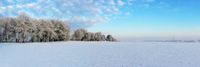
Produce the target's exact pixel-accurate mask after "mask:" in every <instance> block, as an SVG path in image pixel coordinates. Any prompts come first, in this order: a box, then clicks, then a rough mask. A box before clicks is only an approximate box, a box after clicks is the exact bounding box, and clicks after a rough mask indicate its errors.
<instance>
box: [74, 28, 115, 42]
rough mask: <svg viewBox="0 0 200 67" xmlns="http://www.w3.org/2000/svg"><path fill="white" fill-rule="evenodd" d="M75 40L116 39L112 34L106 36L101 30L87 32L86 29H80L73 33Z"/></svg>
mask: <svg viewBox="0 0 200 67" xmlns="http://www.w3.org/2000/svg"><path fill="white" fill-rule="evenodd" d="M71 40H74V41H116V39H114V38H113V37H112V36H111V35H108V36H107V37H105V35H103V34H102V33H101V32H96V33H92V32H87V31H86V30H85V29H78V30H76V31H75V32H74V34H73V35H72V39H71Z"/></svg>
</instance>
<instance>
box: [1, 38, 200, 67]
mask: <svg viewBox="0 0 200 67" xmlns="http://www.w3.org/2000/svg"><path fill="white" fill-rule="evenodd" d="M0 44H1V45H0V66H1V67H199V66H200V64H199V62H200V57H199V55H200V53H199V51H200V49H199V48H200V45H199V44H200V43H161V42H160V43H159V42H76V41H69V42H50V43H0Z"/></svg>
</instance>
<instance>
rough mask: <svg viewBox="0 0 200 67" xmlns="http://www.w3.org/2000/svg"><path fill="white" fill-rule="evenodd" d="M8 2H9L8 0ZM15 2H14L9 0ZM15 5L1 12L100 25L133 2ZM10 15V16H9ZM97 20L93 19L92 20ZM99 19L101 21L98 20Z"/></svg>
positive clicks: (20, 0)
mask: <svg viewBox="0 0 200 67" xmlns="http://www.w3.org/2000/svg"><path fill="white" fill-rule="evenodd" d="M7 1H8V0H7ZM9 1H10V2H11V1H12V2H14V0H9ZM15 1H16V3H15V4H9V5H7V6H0V11H1V10H8V8H9V9H10V10H11V11H10V12H3V13H9V15H12V14H18V13H19V12H21V11H23V12H26V13H30V14H31V15H33V16H35V17H45V18H46V17H50V18H51V17H57V18H65V19H69V20H73V21H74V20H81V21H84V22H82V23H86V25H87V24H90V23H98V22H103V21H100V20H105V19H102V18H105V17H107V16H108V15H113V14H118V13H122V11H121V10H120V7H124V6H125V4H127V2H129V3H131V1H132V0H129V1H122V0H98V1H97V0H36V1H34V2H31V1H28V0H15ZM9 15H8V16H9ZM77 16H83V17H84V18H85V19H84V18H82V19H72V18H70V17H77ZM91 17H92V18H95V19H92V18H91ZM97 18H99V19H97ZM77 22H78V21H77Z"/></svg>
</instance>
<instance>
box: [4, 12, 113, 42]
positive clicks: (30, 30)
mask: <svg viewBox="0 0 200 67" xmlns="http://www.w3.org/2000/svg"><path fill="white" fill-rule="evenodd" d="M68 40H72V41H116V39H114V38H113V37H112V36H111V35H107V36H105V35H103V34H102V33H101V32H97V33H92V32H87V31H86V30H85V29H78V30H76V31H75V32H74V33H73V34H72V36H70V28H69V26H68V24H66V21H62V20H57V19H34V18H31V17H29V16H28V15H26V14H22V15H20V16H17V17H15V18H13V17H1V18H0V42H53V41H68Z"/></svg>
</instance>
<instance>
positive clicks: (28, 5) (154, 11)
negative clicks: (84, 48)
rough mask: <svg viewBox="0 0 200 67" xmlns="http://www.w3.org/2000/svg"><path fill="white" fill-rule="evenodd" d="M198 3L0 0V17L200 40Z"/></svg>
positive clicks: (177, 0)
mask: <svg viewBox="0 0 200 67" xmlns="http://www.w3.org/2000/svg"><path fill="white" fill-rule="evenodd" d="M199 6H200V0H3V1H0V16H17V15H18V14H20V13H27V14H29V15H30V16H32V17H35V18H58V19H64V20H67V21H69V22H70V24H71V27H72V28H75V29H77V28H87V29H88V30H89V31H94V32H97V31H102V32H103V33H106V34H112V35H114V36H116V37H133V38H134V37H200V26H199V25H200V7H199Z"/></svg>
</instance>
